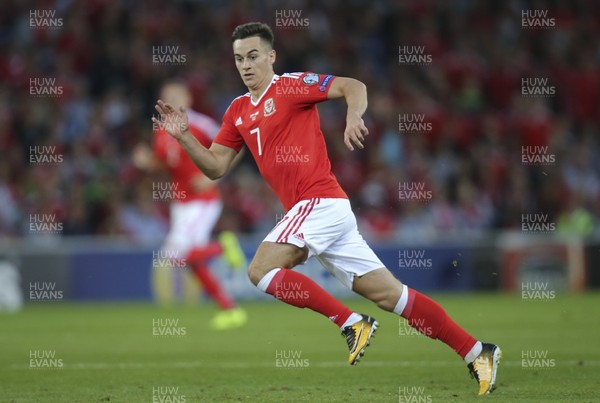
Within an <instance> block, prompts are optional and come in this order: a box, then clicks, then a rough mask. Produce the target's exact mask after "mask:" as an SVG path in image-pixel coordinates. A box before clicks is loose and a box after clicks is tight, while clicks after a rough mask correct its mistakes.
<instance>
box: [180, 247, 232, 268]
mask: <svg viewBox="0 0 600 403" xmlns="http://www.w3.org/2000/svg"><path fill="white" fill-rule="evenodd" d="M222 252H223V248H221V244H220V243H218V242H210V243H209V244H208V245H206V246H203V247H201V248H194V249H192V250H191V251H190V253H188V255H187V263H188V264H189V265H191V266H194V265H196V264H201V265H206V264H207V263H208V261H209V260H210V259H212V258H213V257H215V256H219V255H220V254H221V253H222Z"/></svg>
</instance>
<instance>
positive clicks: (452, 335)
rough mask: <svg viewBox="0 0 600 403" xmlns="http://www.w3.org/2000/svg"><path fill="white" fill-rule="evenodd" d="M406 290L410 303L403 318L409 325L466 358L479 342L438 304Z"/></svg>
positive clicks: (408, 289)
mask: <svg viewBox="0 0 600 403" xmlns="http://www.w3.org/2000/svg"><path fill="white" fill-rule="evenodd" d="M404 290H407V291H408V301H407V303H406V307H405V308H404V310H403V311H402V314H401V316H402V317H403V318H406V319H407V320H408V323H409V325H410V326H412V327H413V328H415V329H417V330H418V331H419V332H421V333H423V334H424V335H425V336H427V337H430V338H432V339H439V340H441V341H443V342H444V343H446V344H447V345H449V346H450V347H452V349H453V350H454V351H456V352H457V353H458V355H460V356H461V357H462V358H465V356H466V355H467V353H468V352H469V351H470V350H471V349H472V348H473V346H474V345H475V343H477V340H476V339H475V338H473V336H471V335H470V334H468V333H467V332H466V331H465V330H464V329H463V328H461V327H460V326H459V325H457V324H456V322H454V321H453V320H452V318H450V316H448V314H447V313H446V311H444V308H442V307H441V306H440V305H439V304H438V303H437V302H435V301H434V300H432V299H431V298H429V297H427V296H425V295H423V294H421V293H420V292H418V291H415V290H413V289H411V288H404Z"/></svg>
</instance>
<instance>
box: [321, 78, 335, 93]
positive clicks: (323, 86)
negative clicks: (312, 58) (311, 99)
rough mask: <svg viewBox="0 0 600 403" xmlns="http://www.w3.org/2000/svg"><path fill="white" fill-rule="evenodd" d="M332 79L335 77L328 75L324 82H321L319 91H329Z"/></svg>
mask: <svg viewBox="0 0 600 403" xmlns="http://www.w3.org/2000/svg"><path fill="white" fill-rule="evenodd" d="M332 78H333V75H331V74H328V75H326V76H325V77H324V78H323V80H322V81H321V84H319V91H321V92H325V91H327V86H328V85H329V82H330V81H331V79H332Z"/></svg>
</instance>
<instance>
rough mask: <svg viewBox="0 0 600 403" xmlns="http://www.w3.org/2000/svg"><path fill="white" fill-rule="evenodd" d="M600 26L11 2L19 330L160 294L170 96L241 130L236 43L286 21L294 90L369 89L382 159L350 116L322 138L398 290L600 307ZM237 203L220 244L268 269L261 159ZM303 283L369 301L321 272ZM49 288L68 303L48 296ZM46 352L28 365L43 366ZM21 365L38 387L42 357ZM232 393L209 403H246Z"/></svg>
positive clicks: (9, 270)
mask: <svg viewBox="0 0 600 403" xmlns="http://www.w3.org/2000/svg"><path fill="white" fill-rule="evenodd" d="M599 15H600V5H599V4H597V3H596V2H593V1H583V0H581V1H559V0H557V1H475V0H471V1H469V0H463V1H442V0H439V1H436V0H430V1H417V0H414V1H383V0H382V1H366V0H364V1H361V0H354V1H342V0H332V1H326V2H319V1H303V0H297V1H263V2H260V1H242V0H240V1H202V0H196V1H193V0H190V1H133V0H132V1H104V0H91V1H75V0H72V1H68V0H65V1H60V0H58V1H42V0H40V1H17V0H5V1H2V2H1V4H0V50H1V52H0V310H5V311H13V312H14V315H9V314H7V315H6V316H4V315H3V316H0V322H1V321H3V320H4V318H11V319H7V320H15V321H16V322H15V323H17V324H15V327H14V328H13V329H16V330H15V333H14V334H13V336H14V337H15V338H18V337H19V335H22V334H23V333H27V332H26V331H25V330H23V328H21V327H19V326H20V325H18V323H20V322H19V321H18V318H19V317H22V316H20V315H27V312H30V311H31V310H33V311H35V310H39V309H47V312H48V314H51V313H52V312H53V309H56V310H57V312H58V311H60V310H61V309H65V307H69V306H71V305H78V304H80V303H84V302H85V303H89V304H90V305H83V306H90V307H91V306H96V305H95V303H97V302H100V301H103V302H109V303H116V304H119V305H117V306H123V307H129V306H130V302H149V301H151V300H152V299H153V293H152V287H151V273H152V270H153V253H157V251H158V250H159V247H160V244H161V242H162V240H163V239H164V236H165V234H166V232H167V230H168V225H169V223H168V205H169V204H168V201H167V200H157V199H156V197H154V194H153V185H156V184H157V183H159V182H164V181H166V180H167V179H166V177H164V176H157V175H152V174H148V173H144V172H142V171H140V170H137V169H136V168H135V167H134V166H133V164H132V161H131V153H132V149H133V147H134V146H135V145H136V144H138V143H139V142H147V143H148V144H150V142H151V138H152V122H151V120H150V118H151V117H152V116H153V113H155V111H154V108H153V106H154V103H155V100H156V99H157V97H158V89H159V88H160V86H161V84H162V83H163V82H165V81H166V80H168V79H172V78H178V79H181V80H184V81H185V82H187V83H188V84H189V87H190V88H191V90H192V93H193V95H194V109H195V110H197V111H200V112H203V113H206V114H209V115H211V116H213V117H214V118H215V119H217V120H220V118H221V117H222V115H223V113H224V112H225V110H226V108H227V107H228V105H229V103H230V102H231V101H232V100H233V98H235V97H236V96H238V95H240V94H242V93H244V92H245V91H246V89H245V88H244V86H243V84H242V82H241V80H240V78H239V76H238V73H237V71H236V70H235V66H234V62H233V57H232V50H231V39H230V37H231V32H232V30H233V28H234V27H235V26H237V25H238V24H241V23H244V22H250V21H263V22H266V23H268V24H270V25H271V26H272V28H273V31H274V33H275V49H276V51H277V62H276V64H275V72H276V73H278V74H281V73H284V72H295V71H314V72H318V73H328V74H334V75H338V76H348V77H353V78H357V79H359V80H361V81H363V82H364V83H365V84H366V85H367V87H368V93H369V109H368V111H367V114H366V116H365V122H366V125H367V127H368V128H369V130H370V134H371V135H370V136H369V138H368V140H367V143H366V148H365V149H364V150H361V151H354V152H349V151H348V150H347V149H346V148H345V146H344V145H343V142H342V137H343V129H344V124H345V105H344V102H343V101H339V102H338V101H333V102H326V103H323V104H321V105H319V111H320V115H321V127H322V130H323V132H324V134H325V137H326V141H327V143H328V149H329V156H330V159H331V163H332V168H333V172H334V173H335V175H336V177H337V178H338V180H339V182H340V183H341V185H342V187H343V188H344V189H345V190H346V192H347V193H348V195H349V197H350V200H351V202H352V205H353V207H354V211H355V213H356V215H357V218H358V221H359V229H360V230H361V232H362V234H363V235H364V237H365V238H366V239H367V240H368V242H369V243H370V244H371V245H372V247H373V249H374V250H375V251H376V253H377V254H378V255H379V256H380V258H381V259H382V260H383V261H384V263H385V264H386V265H387V267H388V268H389V269H390V270H392V271H393V272H394V274H395V275H397V277H398V278H400V279H401V280H403V281H404V282H406V283H407V284H408V285H409V286H412V287H414V288H416V289H419V290H424V291H427V292H430V291H431V292H438V293H440V294H437V295H446V294H451V295H453V296H455V297H457V298H464V301H465V305H467V304H469V298H470V297H473V298H475V297H474V295H475V294H474V292H475V291H486V292H488V293H490V295H492V297H493V298H496V297H498V298H510V301H512V302H511V303H512V304H514V306H515V307H516V308H515V310H518V311H523V312H527V311H528V310H529V309H531V306H532V305H531V303H537V304H540V303H547V304H548V305H547V307H548V309H547V310H546V311H543V310H542V311H540V312H542V313H541V314H540V315H541V316H544V315H546V314H547V315H551V314H552V313H553V312H555V309H553V308H550V306H551V305H549V304H552V303H557V302H559V301H560V299H561V298H566V299H568V298H573V297H574V296H577V295H580V294H586V295H588V296H589V295H594V294H593V292H592V290H593V289H594V288H596V289H597V288H598V286H599V285H600V274H598V273H599V272H598V270H597V268H598V265H599V264H600V159H599V158H598V156H599V155H600V133H599V129H600V71H599V66H600V63H599V62H600V47H599V43H600V42H599V41H598V37H599V33H600V20H599V17H598V16H599ZM221 189H222V192H223V199H224V204H225V209H224V212H223V215H222V217H221V219H220V221H219V223H218V225H217V228H216V231H215V232H216V233H217V232H219V231H221V230H232V231H235V232H236V233H237V234H238V235H239V236H240V237H241V239H242V244H243V247H244V249H245V251H246V253H247V255H248V257H249V258H250V257H251V256H252V254H253V252H254V250H255V249H256V247H257V245H258V243H259V242H260V241H261V239H262V238H263V237H264V236H265V235H266V233H267V232H268V231H269V230H270V229H271V228H272V227H273V226H274V225H275V223H276V222H277V221H278V220H279V219H281V217H282V215H283V214H284V211H283V210H282V207H281V206H280V204H279V202H278V201H277V199H276V198H275V196H274V194H273V193H272V192H271V191H270V189H268V187H267V185H266V183H265V182H264V181H263V180H262V178H261V177H260V175H259V174H258V171H257V169H256V166H255V164H254V162H253V161H252V159H251V156H249V154H247V155H246V156H245V157H244V159H243V161H242V163H241V164H240V165H239V166H237V167H236V168H235V170H234V171H233V172H231V174H230V175H229V176H228V177H227V178H225V179H224V180H222V181H221ZM213 269H214V271H215V273H217V275H218V276H219V277H220V278H221V279H222V280H223V282H224V284H225V286H226V288H228V290H229V291H230V292H231V293H232V294H233V295H234V296H235V297H236V298H238V299H240V300H241V301H242V305H244V303H250V302H251V301H255V300H265V301H266V300H270V299H271V298H270V297H268V296H265V295H263V294H262V293H260V292H259V291H257V290H256V289H255V288H254V287H253V286H252V285H251V284H250V282H249V281H248V280H247V278H246V276H245V274H244V273H232V272H230V271H228V270H227V269H226V267H225V265H224V264H223V262H221V261H220V260H219V259H216V260H215V261H214V262H213ZM300 270H303V271H305V272H306V273H309V274H310V275H311V277H313V278H315V280H317V281H318V282H319V283H320V284H322V285H323V286H324V287H325V288H326V289H328V290H330V291H331V292H333V293H334V294H336V295H339V296H341V297H350V296H351V295H352V294H351V293H349V292H348V291H347V290H345V289H344V288H343V287H342V286H341V285H340V284H339V283H338V282H337V281H336V280H335V279H333V278H332V277H331V276H330V275H328V273H326V272H325V270H324V269H322V268H321V267H320V266H319V265H318V264H316V263H314V262H311V263H309V264H307V265H306V266H305V267H303V268H301V269H300ZM172 276H173V278H174V279H175V280H176V281H175V283H176V284H178V285H176V286H174V287H173V290H172V293H173V297H174V298H180V299H181V300H185V301H187V302H190V301H192V302H193V303H198V302H200V303H201V304H200V305H199V306H197V307H196V308H195V309H198V311H197V312H202V314H203V315H205V316H206V315H210V314H211V312H212V308H211V307H207V306H206V304H205V303H204V302H205V300H204V299H203V298H202V295H201V291H198V290H195V291H190V293H186V292H185V291H183V290H184V289H185V287H183V286H182V285H181V282H185V281H187V280H186V279H185V278H184V277H183V276H182V275H181V270H173V273H172ZM178 282H179V283H178ZM40 288H41V289H44V288H45V289H46V290H51V291H54V293H52V294H48V295H51V296H50V297H46V298H35V297H32V294H31V291H32V290H33V291H36V290H39V289H40ZM498 294H502V295H501V296H498ZM33 295H34V296H35V295H36V294H35V293H34V294H33ZM37 295H39V294H37ZM532 300H533V301H532ZM515 301H516V302H515ZM251 303H254V302H251ZM357 303H358V302H357ZM111 306H112V305H111ZM252 306H253V305H252ZM265 306H266V304H265ZM269 306H270V305H269ZM494 306H499V305H498V304H491V307H494ZM597 306H598V305H597V302H596V304H595V308H594V309H597ZM113 308H115V306H113ZM157 309H159V308H157ZM265 309H267V308H265ZM268 309H272V308H268ZM282 309H283V308H282ZM290 309H291V308H290ZM535 309H539V305H536V308H535ZM459 311H460V310H459ZM44 312H46V311H44ZM112 312H114V314H115V315H118V312H119V311H118V309H114V310H113V311H112ZM257 312H260V309H259V308H257ZM285 312H286V313H288V314H289V315H290V316H289V317H288V318H290V319H289V320H291V318H293V316H291V315H292V314H294V312H292V311H285ZM536 312H538V311H536ZM150 315H151V316H152V314H150ZM178 315H179V314H177V313H173V314H172V315H171V317H180V316H178ZM181 315H183V314H181ZM380 315H383V314H380ZM197 317H198V318H201V317H202V315H200V314H198V316H197ZM152 318H154V316H152ZM284 319H285V318H284ZM198 320H199V321H200V319H198ZM251 321H252V318H251ZM477 323H478V324H477V326H479V327H480V326H484V325H483V324H481V322H477ZM48 326H52V325H51V324H49V325H48ZM190 326H191V325H190ZM273 326H282V327H284V326H285V325H282V324H277V325H273ZM395 326H396V327H397V326H398V325H397V323H396V324H395ZM330 330H331V329H330ZM401 330H402V328H401ZM545 331H546V330H543V327H542V328H541V330H540V332H542V333H543V332H545ZM84 334H85V333H84ZM146 336H147V335H146ZM57 337H58V336H57ZM190 337H191V336H190ZM245 337H247V338H252V337H253V336H252V334H246V335H245ZM1 338H2V335H0V340H1ZM7 340H13V339H11V338H9V339H7ZM36 340H38V339H35V338H34V339H32V341H31V343H30V344H31V345H27V344H26V345H25V347H24V348H26V349H28V350H30V351H32V350H34V351H35V349H36V348H38V347H37V346H35V345H34V344H35V341H36ZM232 342H235V339H234V341H232ZM338 342H339V341H338ZM50 344H51V343H50ZM28 346H29V347H28ZM44 348H45V349H46V350H48V351H52V350H57V348H56V346H55V345H54V346H53V345H49V346H45V347H44ZM46 350H44V351H46ZM538 350H539V351H541V352H543V351H546V353H548V350H549V353H550V355H551V356H552V354H555V356H559V355H560V353H559V352H558V351H559V348H556V349H555V350H554V351H553V350H552V348H549V349H548V348H545V347H544V346H543V345H542V346H541V347H538V346H533V347H531V348H529V349H524V348H521V349H520V351H519V349H517V352H518V353H519V352H520V353H521V355H522V353H523V352H524V351H525V352H526V353H527V354H530V352H531V351H534V353H535V352H536V351H538ZM67 351H68V350H67ZM286 351H287V350H286ZM55 352H56V351H55ZM272 352H273V351H271V353H269V354H271V355H272ZM58 354H59V356H60V354H61V352H60V351H58ZM62 354H63V355H64V356H65V357H66V356H68V353H67V352H65V350H63V352H62ZM517 355H518V354H517ZM565 355H566V356H567V357H569V359H575V357H574V356H573V354H572V353H565ZM318 357H319V356H318V355H313V356H311V357H310V359H311V360H314V361H311V362H315V363H316V362H318ZM342 358H343V355H342ZM597 358H598V357H597V356H596V359H597ZM269 359H271V357H270V356H269ZM519 360H520V358H519ZM66 361H68V360H66ZM82 361H85V360H81V359H79V361H78V360H77V358H74V359H73V360H72V361H71V362H82ZM519 362H520V361H519ZM597 363H598V360H596V365H597ZM6 365H7V366H2V362H1V361H0V369H5V370H6V369H7V368H9V369H10V370H11V371H17V370H15V369H14V368H18V367H19V365H23V366H26V365H27V359H26V358H25V359H23V362H20V361H19V360H18V359H17V360H16V361H15V362H10V363H8V364H6ZM65 365H67V364H65ZM515 365H516V366H519V365H520V366H521V367H522V366H523V365H522V363H521V364H519V363H517V364H515ZM565 365H566V364H565ZM15 366H16V367H15ZM317 366H318V365H317ZM559 366H560V365H559ZM566 366H567V367H568V365H566ZM541 367H542V368H543V367H544V365H541ZM546 367H549V365H546ZM552 368H554V367H552ZM596 368H597V367H596ZM544 369H551V368H544ZM546 373H547V372H546ZM174 382H175V384H176V383H177V381H174ZM219 382H220V381H215V384H216V385H219V384H220V383H219ZM181 384H182V385H183V382H182V383H181ZM421 385H422V384H421V383H419V381H417V382H416V383H413V384H412V386H415V387H420V386H421ZM151 386H152V385H151ZM154 386H157V385H156V382H155V385H154ZM159 386H160V385H159ZM393 386H394V388H398V387H401V386H402V385H400V384H394V385H393ZM433 388H434V387H433V386H432V387H430V389H429V391H430V392H431V391H432V389H433ZM406 391H407V390H406V389H404V392H403V390H402V389H400V390H399V391H398V390H397V391H395V392H393V394H391V395H390V396H391V397H390V398H391V399H392V400H390V401H395V400H393V399H397V398H398V397H399V395H400V400H401V401H402V396H403V393H404V395H406V394H407V392H406ZM21 392H22V391H21ZM159 392H160V393H159ZM159 392H157V393H159V394H161V393H162V395H165V394H166V392H165V391H164V390H163V391H161V390H159ZM163 392H164V393H163ZM148 393H149V394H147V400H150V399H152V396H153V395H152V393H154V392H148ZM187 393H188V396H189V395H191V394H192V392H190V391H189V389H188V392H187ZM0 394H1V392H0ZM116 395H117V396H118V393H116ZM175 395H176V394H175ZM9 396H12V397H13V398H16V397H17V396H19V392H18V391H13V394H12V395H9ZM35 396H37V395H35ZM178 396H179V397H181V396H182V392H181V393H179V395H178ZM208 396H211V395H210V394H208ZM215 396H217V397H214V396H213V397H212V398H210V397H209V398H208V401H213V399H214V401H219V400H221V398H222V399H223V400H227V399H225V398H224V397H223V396H220V397H219V395H215ZM421 396H429V395H427V394H426V393H424V394H423V393H422V394H421ZM0 397H1V396H0ZM101 397H102V396H98V398H101ZM430 397H431V396H430ZM434 397H435V396H434ZM37 398H38V399H39V396H38V397H37ZM32 399H33V400H36V398H35V397H33V398H32ZM57 399H58V398H57ZM81 399H84V400H85V398H81ZM132 399H133V400H131V401H136V400H135V399H134V398H132ZM274 399H275V401H276V400H277V399H278V398H277V397H275V398H274ZM357 399H359V400H357V401H360V398H357ZM0 400H1V399H0ZM15 401H21V400H15ZM23 401H28V400H27V398H25V400H23ZM63 401H64V400H63ZM82 401H83V400H82ZM125 401H127V399H125ZM188 401H195V400H194V399H189V398H188ZM198 401H201V400H198ZM255 401H258V400H255Z"/></svg>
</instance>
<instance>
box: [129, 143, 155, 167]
mask: <svg viewBox="0 0 600 403" xmlns="http://www.w3.org/2000/svg"><path fill="white" fill-rule="evenodd" d="M153 157H154V156H153V155H152V149H151V148H150V147H149V146H148V145H147V144H145V143H139V144H136V145H135V147H133V151H132V154H131V161H132V162H133V166H135V167H136V168H138V169H148V168H149V167H150V166H151V165H152V159H153Z"/></svg>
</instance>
